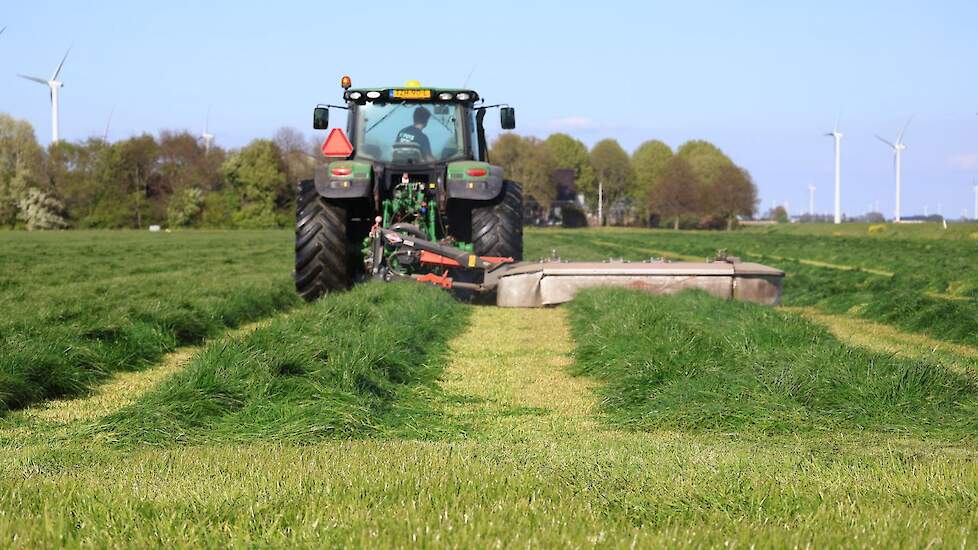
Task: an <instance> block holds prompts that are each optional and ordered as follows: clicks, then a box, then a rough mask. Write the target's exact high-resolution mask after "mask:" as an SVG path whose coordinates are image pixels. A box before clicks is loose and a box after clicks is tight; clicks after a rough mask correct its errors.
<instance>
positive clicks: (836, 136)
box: [825, 115, 842, 223]
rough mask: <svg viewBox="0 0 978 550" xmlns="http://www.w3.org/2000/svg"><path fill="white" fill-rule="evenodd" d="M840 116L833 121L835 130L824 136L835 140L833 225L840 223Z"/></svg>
mask: <svg viewBox="0 0 978 550" xmlns="http://www.w3.org/2000/svg"><path fill="white" fill-rule="evenodd" d="M841 116H842V115H839V117H837V118H836V119H835V128H833V129H832V131H831V132H829V133H828V134H825V135H827V136H831V137H832V139H833V140H835V223H842V198H841V197H842V174H841V167H842V132H840V131H839V118H841Z"/></svg>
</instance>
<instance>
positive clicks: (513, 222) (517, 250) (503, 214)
mask: <svg viewBox="0 0 978 550" xmlns="http://www.w3.org/2000/svg"><path fill="white" fill-rule="evenodd" d="M472 246H473V249H474V251H475V253H476V254H478V255H479V256H497V257H503V258H513V260H515V261H517V262H518V261H521V260H522V259H523V187H521V186H520V184H518V183H516V182H515V181H508V180H507V181H504V182H503V191H502V193H500V194H499V196H498V197H496V199H495V200H493V201H490V202H489V203H487V204H486V205H484V206H477V207H475V208H473V209H472Z"/></svg>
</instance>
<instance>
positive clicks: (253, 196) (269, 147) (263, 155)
mask: <svg viewBox="0 0 978 550" xmlns="http://www.w3.org/2000/svg"><path fill="white" fill-rule="evenodd" d="M285 170H286V167H285V163H284V161H283V160H282V151H281V150H280V149H279V148H278V145H275V143H274V142H272V141H270V140H267V139H256V140H254V141H252V142H251V143H250V144H248V146H246V147H245V148H244V149H241V150H240V151H238V152H236V153H233V154H232V155H231V156H230V157H229V158H228V160H227V161H226V162H225V163H224V164H223V165H222V166H221V174H222V175H223V177H224V180H225V181H226V182H227V183H228V185H229V186H230V187H231V189H233V190H234V192H235V194H236V195H237V198H238V201H239V205H240V208H239V209H238V211H237V212H235V213H234V214H233V215H232V219H233V220H234V222H235V224H236V225H238V226H240V227H274V226H276V225H278V216H277V215H276V206H277V205H279V204H281V203H282V202H286V201H285V200H283V199H282V195H283V190H284V189H285V187H286V179H285ZM285 193H287V191H286V192H285Z"/></svg>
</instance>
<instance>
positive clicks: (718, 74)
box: [0, 0, 978, 217]
mask: <svg viewBox="0 0 978 550" xmlns="http://www.w3.org/2000/svg"><path fill="white" fill-rule="evenodd" d="M6 4H7V5H6V6H5V9H4V10H2V12H0V26H3V25H7V26H8V29H7V31H6V32H5V33H4V34H3V35H2V36H0V111H5V112H9V113H10V114H12V115H14V116H16V117H19V118H24V119H27V120H29V121H30V122H31V123H33V124H34V126H35V128H36V129H37V133H38V137H39V138H40V139H41V140H42V141H43V142H45V143H46V142H47V141H48V140H49V139H50V107H49V103H48V98H47V93H46V92H45V91H44V88H42V87H41V86H39V85H37V84H33V83H30V82H27V81H24V80H21V79H19V78H16V77H15V76H14V75H15V74H16V73H26V74H34V75H38V76H49V75H50V74H51V72H52V71H53V70H54V68H55V66H56V65H57V63H58V61H59V60H60V58H61V56H62V55H63V54H64V51H65V49H66V48H67V47H68V46H69V45H73V50H72V53H71V56H70V57H69V59H68V62H67V63H66V65H65V69H64V71H63V73H62V79H63V80H64V82H65V88H64V89H63V90H62V96H61V97H62V111H61V113H62V115H61V116H62V135H63V136H64V137H65V138H67V139H72V140H74V139H83V138H86V137H89V136H93V135H101V133H102V131H103V128H104V126H105V123H106V120H107V118H108V116H109V112H110V111H111V110H112V109H113V106H114V107H115V114H114V117H113V120H112V127H111V131H110V139H119V138H123V137H127V136H129V135H132V134H135V133H140V132H142V131H149V132H154V133H155V132H157V131H158V130H160V129H189V130H191V131H193V132H195V133H199V132H200V131H201V130H202V129H203V124H204V118H205V116H206V113H207V109H208V107H209V106H210V108H211V131H212V132H213V133H214V134H216V135H217V142H218V143H219V144H220V145H222V146H225V147H236V146H240V145H242V144H244V143H246V142H247V141H249V140H250V139H251V138H253V137H259V136H270V135H271V134H272V133H273V132H274V131H275V129H277V128H278V127H280V126H294V127H297V128H300V129H302V130H303V131H305V132H307V133H308V134H310V135H311V134H312V133H313V132H312V130H311V128H310V118H311V117H310V113H311V109H312V106H313V105H314V104H315V103H317V102H330V101H332V102H335V101H337V100H338V98H339V93H340V89H339V86H338V82H339V78H340V76H342V75H343V74H349V75H350V76H351V77H352V78H353V82H354V84H355V85H363V86H368V85H378V86H384V85H390V84H400V83H403V82H404V81H406V80H409V79H418V80H420V81H421V82H422V83H425V84H431V85H442V86H457V85H461V84H462V82H463V81H464V80H465V77H466V75H467V74H468V73H469V72H470V71H471V70H472V69H473V67H474V69H475V70H474V73H473V75H472V78H471V80H470V86H471V87H473V88H475V89H477V90H479V91H480V92H481V93H482V95H483V96H484V97H486V98H487V100H489V101H506V102H509V103H511V104H512V105H514V106H515V107H516V108H517V118H518V122H519V127H518V131H519V132H521V133H524V134H534V135H537V136H540V137H545V136H546V135H547V134H549V133H551V132H554V131H565V132H568V133H570V134H572V135H575V136H577V137H579V138H580V139H582V140H584V141H585V142H586V143H588V144H589V145H590V144H593V143H594V142H595V141H597V140H599V139H601V138H604V137H615V138H617V139H618V140H619V141H620V142H621V144H622V145H623V146H624V147H625V148H626V149H628V150H629V151H631V150H633V149H634V148H635V147H637V146H638V145H639V144H640V143H641V142H642V141H644V140H646V139H652V138H657V139H662V140H664V141H665V142H666V143H668V144H670V145H671V146H673V147H677V146H678V145H680V144H681V143H682V142H684V141H686V140H688V139H696V138H702V139H708V140H710V141H713V142H714V143H716V144H717V145H718V146H720V147H721V148H722V149H723V150H724V151H726V152H727V153H728V154H729V155H730V156H731V157H732V158H733V159H734V160H735V161H736V162H737V163H738V164H740V165H742V166H744V167H746V168H747V169H748V170H750V171H751V173H752V174H753V175H754V178H755V180H756V182H757V184H758V187H759V188H760V192H761V198H762V208H763V209H767V208H768V207H770V206H771V205H772V204H773V203H775V202H777V203H782V202H784V201H788V203H789V205H790V209H791V210H792V211H798V210H801V209H807V204H808V191H807V187H808V186H809V185H815V186H816V187H817V188H818V190H817V191H816V209H817V210H818V211H820V212H828V211H829V210H830V209H831V204H832V196H831V187H832V140H831V139H830V138H827V137H824V136H823V135H822V134H824V133H825V132H827V131H830V130H831V129H832V125H833V124H834V122H835V119H836V116H837V114H838V113H839V111H840V110H841V111H842V122H841V130H842V131H843V132H844V133H845V138H844V139H843V197H842V203H843V210H844V211H845V212H847V213H849V214H857V213H861V212H864V211H866V210H867V209H868V208H869V207H870V206H871V205H872V204H873V203H875V202H877V201H878V203H879V205H880V209H881V210H882V211H884V212H885V213H887V215H891V214H892V209H893V202H894V201H893V199H894V196H893V195H894V192H893V163H892V154H891V153H890V152H889V151H888V149H887V148H886V147H885V146H884V145H883V144H881V143H879V142H878V141H876V140H875V138H874V137H873V135H874V134H875V133H881V134H883V135H884V137H887V138H888V139H892V138H893V137H894V136H895V135H896V133H897V132H898V131H899V128H900V127H901V126H902V125H903V123H904V122H905V120H906V119H907V117H909V116H910V115H911V114H914V115H916V118H915V119H914V122H913V124H912V125H911V127H910V129H909V130H908V132H907V136H906V138H905V141H906V143H907V145H908V149H907V151H906V152H905V154H904V159H903V160H904V172H903V181H904V195H903V203H904V211H903V212H904V215H908V214H910V213H915V212H923V210H924V207H925V205H926V206H927V208H928V209H929V210H930V212H936V211H937V209H938V205H940V207H941V208H942V210H943V212H944V214H945V215H947V216H949V217H958V216H960V215H961V213H962V209H967V210H968V213H969V216H970V215H971V214H972V213H971V206H972V203H973V197H974V194H973V190H972V185H973V184H972V180H973V179H974V178H975V177H976V176H978V116H976V113H978V78H976V75H975V63H976V61H978V38H976V37H975V35H974V29H975V25H976V23H978V3H974V2H964V1H960V2H951V1H948V2H933V3H927V2H903V1H889V2H875V1H873V2H835V1H819V2H760V1H756V2H674V1H673V2H620V1H615V0H605V1H603V2H586V3H580V4H571V3H570V2H534V1H528V0H523V1H521V2H510V1H497V2H490V3H464V2H446V3H444V4H443V5H444V7H441V8H440V7H439V5H438V4H437V3H432V2H423V3H421V2H418V3H412V2H410V1H409V0H400V1H398V2H384V1H374V2H370V3H359V2H342V3H341V2H325V1H321V2H315V3H314V2H285V1H282V2H277V3H274V4H273V3H270V2H242V1H238V2H224V1H222V2H189V1H170V2H152V3H149V2H110V1H103V2H84V1H78V2H68V1H64V2H51V1H38V0H33V1H31V2H7V3H6Z"/></svg>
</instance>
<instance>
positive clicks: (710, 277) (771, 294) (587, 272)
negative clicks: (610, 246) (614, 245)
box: [496, 261, 784, 307]
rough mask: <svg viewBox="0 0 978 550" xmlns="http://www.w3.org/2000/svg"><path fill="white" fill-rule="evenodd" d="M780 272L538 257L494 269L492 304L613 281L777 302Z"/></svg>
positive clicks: (657, 290)
mask: <svg viewBox="0 0 978 550" xmlns="http://www.w3.org/2000/svg"><path fill="white" fill-rule="evenodd" d="M783 279H784V272H783V271H780V270H777V269H774V268H771V267H767V266H764V265H760V264H755V263H746V262H739V261H713V262H666V261H658V262H607V263H600V262H541V263H528V262H522V263H516V264H510V265H507V266H504V267H503V268H501V269H500V272H499V273H498V279H497V283H496V305H498V306H502V307H541V306H549V305H554V304H560V303H563V302H567V301H570V300H571V299H573V298H574V295H575V294H577V292H578V291H580V290H583V289H586V288H591V287H598V286H601V287H606V286H617V287H625V288H634V289H639V290H644V291H646V292H650V293H652V294H675V293H677V292H680V291H683V290H686V289H698V290H703V291H705V292H708V293H710V294H712V295H714V296H717V297H720V298H727V299H734V300H740V301H745V302H754V303H757V304H763V305H777V304H778V303H779V302H780V301H781V283H782V281H783Z"/></svg>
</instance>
